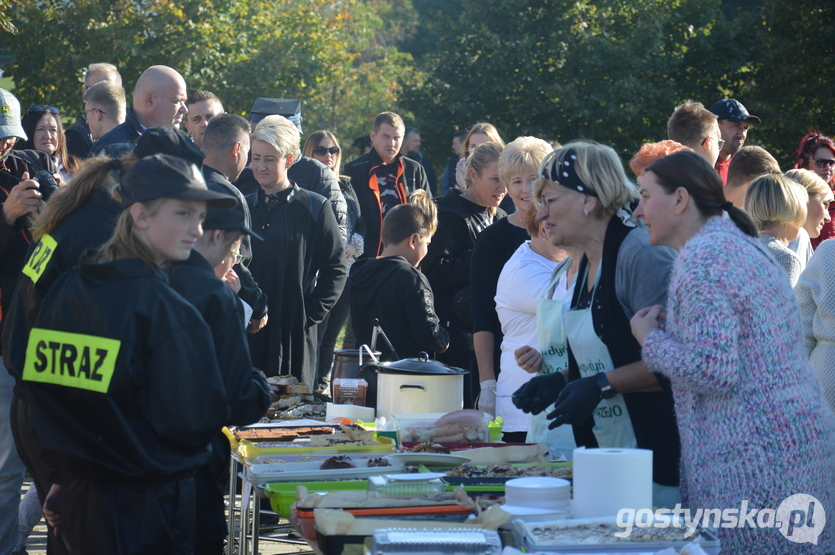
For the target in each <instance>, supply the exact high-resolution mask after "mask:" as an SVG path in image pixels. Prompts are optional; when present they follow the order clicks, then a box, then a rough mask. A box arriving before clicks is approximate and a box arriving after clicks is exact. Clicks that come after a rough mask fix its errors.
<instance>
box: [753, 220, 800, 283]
mask: <svg viewBox="0 0 835 555" xmlns="http://www.w3.org/2000/svg"><path fill="white" fill-rule="evenodd" d="M760 243H762V245H763V246H764V247H765V248H766V250H767V251H768V252H769V254H771V256H773V257H774V260H776V261H777V264H779V265H780V267H781V268H783V270H784V271H785V272H786V275H788V276H789V283H791V285H792V287H794V286H795V284H796V283H797V280H798V279H799V278H800V274H801V273H802V272H803V268H804V267H805V266H806V264H805V263H803V261H801V260H800V257H799V256H798V255H797V253H796V252H794V251H793V250H791V249H790V248H788V247H787V246H785V245H784V244H783V243H781V242H780V241H778V240H777V239H775V238H774V237H772V236H771V235H768V234H767V233H763V234H761V235H760Z"/></svg>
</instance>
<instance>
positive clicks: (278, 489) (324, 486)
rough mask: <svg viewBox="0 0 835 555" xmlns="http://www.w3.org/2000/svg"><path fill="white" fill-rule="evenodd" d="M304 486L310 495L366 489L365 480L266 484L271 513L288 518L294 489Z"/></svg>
mask: <svg viewBox="0 0 835 555" xmlns="http://www.w3.org/2000/svg"><path fill="white" fill-rule="evenodd" d="M298 486H304V487H306V488H307V491H308V492H310V493H330V492H333V491H363V490H365V489H367V488H368V481H367V480H350V481H345V482H291V483H287V484H266V485H265V486H264V492H265V493H266V494H267V497H268V498H269V499H270V505H271V506H272V508H273V511H275V512H276V513H278V514H279V515H281V516H282V517H284V518H290V507H291V506H292V505H293V503H295V502H296V488H297V487H298Z"/></svg>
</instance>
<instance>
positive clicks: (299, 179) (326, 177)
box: [235, 156, 348, 241]
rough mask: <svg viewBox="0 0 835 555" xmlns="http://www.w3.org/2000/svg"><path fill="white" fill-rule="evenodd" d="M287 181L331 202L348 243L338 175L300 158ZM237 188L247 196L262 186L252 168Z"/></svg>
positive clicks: (238, 182)
mask: <svg viewBox="0 0 835 555" xmlns="http://www.w3.org/2000/svg"><path fill="white" fill-rule="evenodd" d="M287 179H289V180H290V181H292V182H293V183H295V184H296V185H298V186H299V187H301V188H302V189H306V190H308V191H313V192H314V193H317V194H319V195H322V196H323V197H325V198H326V199H328V200H329V201H330V203H331V208H332V209H333V215H334V216H335V217H336V224H337V226H339V233H340V234H341V235H342V241H346V240H347V231H346V228H345V222H346V220H347V219H348V208H347V206H346V205H345V197H344V196H342V191H341V190H340V188H339V182H338V181H337V179H336V175H334V173H333V172H332V171H331V170H330V168H328V167H327V166H325V165H324V164H323V163H321V162H320V161H319V160H314V159H313V158H308V157H307V156H299V157H298V159H296V160H294V161H293V165H292V166H290V168H288V170H287ZM235 186H236V187H237V188H238V189H240V191H241V192H242V193H243V194H244V195H245V196H249V195H251V194H253V193H256V192H258V191H259V190H260V189H261V186H260V185H259V184H258V182H257V181H255V177H254V176H253V175H252V166H247V167H245V168H244V171H242V172H241V175H240V177H238V180H237V181H235Z"/></svg>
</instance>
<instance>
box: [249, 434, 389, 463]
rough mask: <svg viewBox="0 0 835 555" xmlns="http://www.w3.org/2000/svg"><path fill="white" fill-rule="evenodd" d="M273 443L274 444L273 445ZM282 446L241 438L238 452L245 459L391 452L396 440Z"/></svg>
mask: <svg viewBox="0 0 835 555" xmlns="http://www.w3.org/2000/svg"><path fill="white" fill-rule="evenodd" d="M271 444H272V445H271ZM281 445H282V446H281V447H278V446H274V442H271V441H264V442H259V443H253V442H251V441H249V440H246V439H244V440H241V442H240V443H239V444H238V454H239V455H240V456H242V457H244V458H245V459H248V458H250V457H258V456H261V455H318V454H322V455H328V454H330V455H334V454H337V453H340V454H344V453H368V454H372V453H381V454H385V453H391V452H392V451H394V449H395V445H394V441H393V440H392V439H391V438H388V437H378V438H377V445H346V446H339V447H311V446H310V444H309V443H301V442H296V443H283V444H281Z"/></svg>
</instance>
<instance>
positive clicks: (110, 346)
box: [22, 155, 235, 555]
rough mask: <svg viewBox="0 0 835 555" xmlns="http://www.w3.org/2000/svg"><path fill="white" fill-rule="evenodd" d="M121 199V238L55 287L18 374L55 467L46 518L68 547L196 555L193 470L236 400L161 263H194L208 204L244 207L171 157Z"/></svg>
mask: <svg viewBox="0 0 835 555" xmlns="http://www.w3.org/2000/svg"><path fill="white" fill-rule="evenodd" d="M116 195H118V197H117V199H118V200H119V201H120V202H121V203H122V206H124V208H125V209H124V211H123V212H122V214H121V215H120V217H119V219H118V221H117V223H116V227H115V231H114V233H113V236H112V237H111V238H110V240H109V241H108V242H107V243H105V244H104V245H103V246H102V247H101V248H100V249H99V250H98V251H97V252H91V253H89V254H88V256H86V257H85V258H84V259H83V260H82V261H81V262H80V263H79V266H78V268H77V269H74V270H71V271H70V272H68V273H67V274H65V275H64V276H62V277H61V278H60V279H59V280H58V282H56V283H55V284H54V285H53V286H52V287H51V288H50V290H49V293H47V296H46V298H45V299H44V302H43V305H42V307H41V311H40V314H39V316H38V320H37V325H36V327H35V328H33V329H32V332H31V333H30V336H29V341H28V345H29V349H30V352H31V353H32V356H27V357H26V363H25V366H24V368H23V373H22V378H23V383H24V385H25V387H26V394H27V396H28V399H29V403H30V404H31V407H32V412H33V415H34V418H35V423H36V428H37V431H38V440H39V443H40V449H41V451H42V456H43V457H44V459H45V460H49V461H50V463H51V464H52V465H53V468H55V471H56V472H55V484H54V485H53V486H52V487H51V489H50V493H49V494H48V495H47V502H46V504H45V507H44V514H45V515H46V517H47V518H48V519H49V520H50V523H51V524H52V526H53V527H57V528H58V531H57V532H58V533H59V534H60V536H61V537H63V538H64V540H65V542H66V543H67V545H68V547H69V549H70V552H75V553H85V554H93V555H96V554H101V555H111V554H117V555H118V554H122V553H172V554H190V553H192V552H193V549H194V541H195V538H194V527H195V522H194V512H195V508H194V507H195V500H194V495H195V492H194V478H193V472H194V470H195V469H196V468H198V467H199V466H201V465H202V464H204V463H205V462H206V461H207V460H208V458H209V455H210V450H209V448H208V447H209V443H210V441H211V439H212V437H213V436H214V435H215V434H216V433H217V431H218V430H219V429H220V427H221V426H223V424H224V423H225V421H226V420H227V419H228V414H227V397H226V392H225V388H224V382H223V378H222V376H221V372H220V370H219V369H218V363H217V359H216V355H215V348H214V343H213V339H212V334H211V331H210V329H209V327H208V326H207V325H206V323H205V322H204V321H203V318H202V317H201V315H200V313H199V312H198V311H197V310H196V309H195V308H194V307H193V306H192V305H191V304H190V303H189V302H188V301H186V300H185V299H184V298H183V297H181V296H180V295H179V294H178V293H176V292H175V291H174V290H173V289H172V288H171V287H170V286H169V284H168V279H167V277H166V276H165V273H164V268H165V267H166V266H168V265H169V264H170V263H171V262H174V261H184V260H187V259H188V257H189V255H190V254H191V250H192V248H193V246H194V244H195V242H196V241H197V240H198V239H199V238H200V237H201V236H202V234H203V231H202V227H201V223H202V221H203V218H204V217H205V213H206V205H207V203H212V204H216V205H218V206H227V207H229V206H233V205H234V203H235V199H234V197H229V196H226V195H221V194H218V193H215V192H213V191H209V190H208V189H207V188H206V183H205V181H204V180H203V177H202V176H201V175H200V172H199V170H198V169H197V167H196V166H195V165H193V164H190V163H188V162H186V161H184V160H181V159H179V158H175V157H173V156H166V155H154V156H150V157H148V158H144V159H142V160H141V161H139V162H137V163H136V165H135V166H134V167H133V168H132V169H131V170H130V171H129V172H128V173H127V174H125V176H124V178H122V180H121V182H120V185H119V187H118V189H117V191H116V193H115V195H114V196H116ZM59 353H60V356H58V354H59ZM59 496H60V497H59ZM137 523H141V524H142V525H141V526H137Z"/></svg>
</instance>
